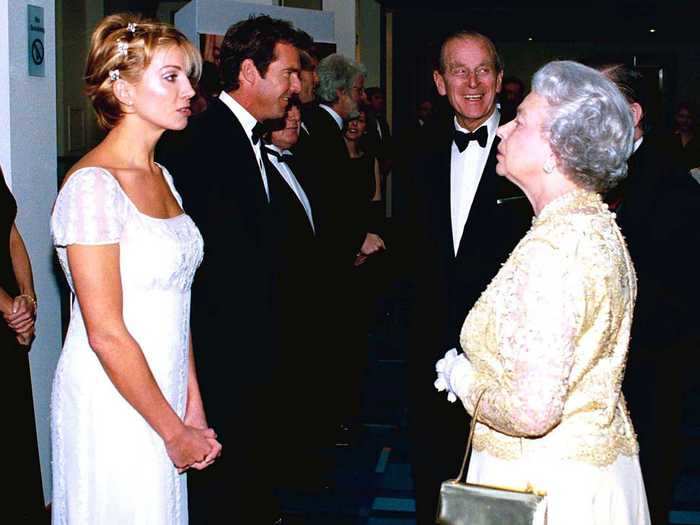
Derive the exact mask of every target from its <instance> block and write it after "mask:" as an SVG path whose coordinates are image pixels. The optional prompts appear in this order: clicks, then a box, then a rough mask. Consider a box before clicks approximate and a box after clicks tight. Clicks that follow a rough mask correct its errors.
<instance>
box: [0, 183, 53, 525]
mask: <svg viewBox="0 0 700 525" xmlns="http://www.w3.org/2000/svg"><path fill="white" fill-rule="evenodd" d="M16 215H17V204H16V202H15V199H14V197H13V196H12V194H11V193H10V190H9V189H8V187H7V185H6V184H5V179H4V177H2V175H0V235H2V239H3V242H2V244H1V245H0V246H2V248H0V287H2V289H3V290H5V292H7V293H8V295H10V296H12V297H16V296H17V295H18V294H19V288H18V286H17V280H16V279H15V274H14V270H13V268H12V258H11V256H10V231H11V230H12V225H13V224H14V222H15V216H16ZM0 349H2V367H3V370H4V371H5V374H4V375H5V378H6V380H8V382H9V385H8V386H9V389H8V391H7V396H8V397H7V398H6V403H4V407H3V409H4V412H5V413H4V417H3V419H4V421H5V423H6V425H7V431H6V432H5V433H4V434H5V436H4V438H3V439H4V440H6V447H7V448H6V449H5V450H6V452H7V453H6V457H5V458H4V462H5V464H4V465H3V470H4V471H5V472H6V473H7V476H8V481H9V487H10V494H9V495H8V498H7V499H6V505H5V508H4V509H3V513H4V514H6V515H8V516H14V517H16V518H21V519H19V520H17V521H16V523H32V524H34V523H46V522H48V513H47V512H45V510H44V498H43V493H42V488H41V471H40V470H39V454H38V451H37V441H36V426H35V422H34V403H33V401H32V383H31V378H30V375H29V359H28V355H27V347H25V346H21V345H20V344H19V343H18V342H17V339H15V335H14V332H13V331H12V330H11V329H10V328H9V327H8V326H7V324H6V323H5V320H4V319H0ZM8 463H9V464H8Z"/></svg>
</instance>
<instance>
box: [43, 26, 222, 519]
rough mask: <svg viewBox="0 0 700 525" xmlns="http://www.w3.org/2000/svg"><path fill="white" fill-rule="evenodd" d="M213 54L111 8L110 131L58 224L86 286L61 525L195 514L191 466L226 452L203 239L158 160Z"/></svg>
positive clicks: (64, 436) (79, 281)
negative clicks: (201, 304) (214, 394)
mask: <svg viewBox="0 0 700 525" xmlns="http://www.w3.org/2000/svg"><path fill="white" fill-rule="evenodd" d="M200 69H201V59H200V57H199V55H198V53H197V51H196V50H195V49H194V48H193V47H192V45H191V44H190V43H189V42H188V41H187V39H186V38H185V37H184V36H183V35H182V34H181V33H180V32H179V31H177V30H176V29H174V28H173V27H172V26H169V25H167V24H163V23H160V22H150V21H146V20H141V19H140V18H138V17H135V16H133V15H113V16H109V17H107V18H105V19H104V20H103V21H102V22H101V23H100V24H99V25H98V27H97V28H96V29H95V32H94V33H93V35H92V42H91V49H90V54H89V57H88V62H87V67H86V91H87V94H88V96H89V97H90V99H91V101H92V103H93V106H94V108H95V111H96V114H97V118H98V121H99V123H100V125H101V126H102V127H103V128H104V129H105V130H106V131H107V132H108V133H107V136H106V137H105V139H104V140H103V141H102V142H101V143H100V144H99V145H98V146H97V147H95V148H94V149H93V150H91V151H90V152H89V153H88V154H87V155H86V156H85V157H83V158H82V159H81V160H80V161H79V162H78V163H77V164H76V165H75V166H73V168H72V169H71V170H70V172H69V173H68V175H67V176H66V179H65V181H64V183H63V186H62V188H61V190H60V192H59V195H58V197H57V199H56V204H55V206H54V211H53V215H52V218H51V228H52V235H53V240H54V244H55V246H56V251H57V253H58V258H59V261H60V263H61V266H62V267H63V270H64V272H65V274H66V278H67V280H68V283H69V285H70V288H71V291H72V292H73V294H74V296H75V300H73V302H72V307H71V320H70V326H69V328H68V333H67V335H66V340H65V344H64V347H63V351H62V353H61V358H60V360H59V363H58V367H57V370H56V376H55V379H54V385H53V394H52V414H51V420H52V447H53V502H52V519H53V523H54V524H56V525H58V524H61V525H63V524H80V525H83V524H88V523H89V524H91V525H105V524H114V525H117V524H118V525H126V524H131V525H137V524H148V525H174V524H175V525H176V524H185V523H187V484H186V476H185V475H183V474H182V473H183V472H184V471H185V470H187V469H189V468H195V469H202V468H206V467H207V466H208V465H209V464H211V463H212V462H213V461H214V460H215V459H216V457H217V456H218V454H219V453H220V451H221V445H220V444H219V443H218V442H217V440H216V434H215V433H214V431H213V430H212V429H210V428H208V425H207V421H206V417H205V414H204V408H203V406H202V399H201V397H200V394H199V386H198V384H197V375H196V373H195V366H194V359H193V350H192V338H191V336H190V331H189V313H190V285H191V283H192V279H193V277H194V273H195V270H196V269H197V266H199V264H200V262H201V260H202V255H203V243H202V237H201V236H200V234H199V231H198V230H197V227H196V226H195V225H194V223H193V222H192V220H191V219H190V218H189V217H188V216H187V215H186V214H185V213H184V212H183V208H182V201H181V199H180V197H179V195H178V193H177V192H176V191H175V188H174V186H173V181H172V179H171V177H170V175H169V174H168V172H167V170H166V169H165V168H164V167H163V166H159V165H158V164H156V163H155V162H154V160H153V158H154V148H155V145H156V142H157V141H158V139H159V137H160V135H161V134H162V133H163V131H164V130H166V129H182V128H184V127H185V126H186V125H187V119H188V117H189V115H190V110H189V101H190V98H191V97H192V96H193V95H194V90H193V89H192V85H191V82H190V80H191V79H195V78H197V77H198V75H199V71H200Z"/></svg>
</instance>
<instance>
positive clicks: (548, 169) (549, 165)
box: [542, 159, 554, 175]
mask: <svg viewBox="0 0 700 525" xmlns="http://www.w3.org/2000/svg"><path fill="white" fill-rule="evenodd" d="M542 169H543V170H544V172H545V173H546V174H547V175H549V174H550V173H552V172H553V171H554V161H553V160H552V159H549V160H548V161H547V162H545V163H544V166H542Z"/></svg>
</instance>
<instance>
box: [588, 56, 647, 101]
mask: <svg viewBox="0 0 700 525" xmlns="http://www.w3.org/2000/svg"><path fill="white" fill-rule="evenodd" d="M594 67H595V66H594ZM595 69H597V70H598V71H600V72H601V73H603V74H604V75H605V76H606V77H608V78H609V79H610V80H612V82H613V83H614V84H615V85H616V86H617V89H619V90H620V92H621V93H622V94H623V95H624V96H625V98H626V99H627V102H629V103H633V102H636V103H637V104H639V105H640V106H642V107H644V100H643V98H644V97H643V89H642V79H643V77H642V74H641V73H640V72H639V71H637V70H636V69H634V68H631V67H627V66H626V65H624V64H602V65H600V66H597V67H595Z"/></svg>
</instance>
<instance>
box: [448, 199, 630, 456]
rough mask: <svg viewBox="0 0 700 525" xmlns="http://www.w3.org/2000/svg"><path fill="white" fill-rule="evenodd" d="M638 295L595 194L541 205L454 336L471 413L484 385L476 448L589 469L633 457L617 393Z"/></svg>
mask: <svg viewBox="0 0 700 525" xmlns="http://www.w3.org/2000/svg"><path fill="white" fill-rule="evenodd" d="M636 291H637V290H636V277H635V272H634V268H633V266H632V262H631V261H630V257H629V253H628V252H627V248H626V246H625V242H624V239H623V237H622V235H621V233H620V230H619V229H618V227H617V224H616V223H615V217H614V215H613V214H612V213H610V212H609V211H608V208H607V206H606V205H605V204H604V203H603V202H602V200H601V198H600V196H599V195H597V194H596V193H593V192H589V191H585V190H576V191H573V192H571V193H568V194H566V195H564V196H562V197H559V198H558V199H556V200H554V201H552V202H550V203H549V204H548V205H547V206H545V208H544V209H543V210H542V211H541V213H540V214H539V216H537V217H536V218H535V219H533V225H532V227H531V229H530V231H529V232H528V233H527V235H526V236H525V237H524V238H523V239H522V240H521V241H520V243H519V244H518V245H517V247H516V248H515V249H514V250H513V253H512V254H511V255H510V257H509V258H508V260H507V261H506V263H505V264H504V265H503V267H502V268H501V270H500V271H499V272H498V275H497V276H496V277H495V278H494V279H493V281H492V282H491V284H490V285H489V286H488V288H487V289H486V290H485V291H484V293H483V294H482V295H481V297H480V298H479V300H478V301H477V303H476V304H475V305H474V307H473V308H472V310H471V311H470V312H469V315H468V316H467V318H466V320H465V322H464V326H463V328H462V332H461V344H462V348H463V349H464V352H465V354H466V356H467V358H468V359H469V361H470V362H471V374H470V375H471V380H470V381H469V386H468V388H466V389H464V390H463V391H462V392H459V395H460V398H461V400H462V402H463V403H464V405H465V407H466V408H467V410H468V411H469V412H470V413H473V410H474V403H475V401H476V399H477V397H478V395H479V393H481V392H482V391H483V390H484V389H486V394H485V395H484V397H483V399H482V405H481V414H480V416H479V422H480V423H479V424H478V425H477V429H476V433H475V436H474V448H475V449H476V450H479V451H486V452H488V453H489V454H491V455H493V456H496V457H498V458H501V459H518V458H521V457H525V456H527V457H535V458H536V457H538V456H540V455H545V456H546V457H547V458H553V457H554V458H560V459H571V460H578V461H584V462H587V463H590V464H593V465H596V466H605V465H609V464H611V463H612V462H614V461H615V459H616V458H617V457H618V455H620V454H624V455H634V454H636V453H637V452H638V447H637V441H636V437H635V434H634V430H633V428H632V424H631V421H630V417H629V414H628V413H627V409H626V406H625V400H624V398H623V396H622V393H621V391H620V389H621V383H622V378H623V375H624V370H625V361H626V356H627V346H628V342H629V333H630V325H631V323H632V311H633V308H634V300H635V297H636ZM465 386H466V385H465Z"/></svg>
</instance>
